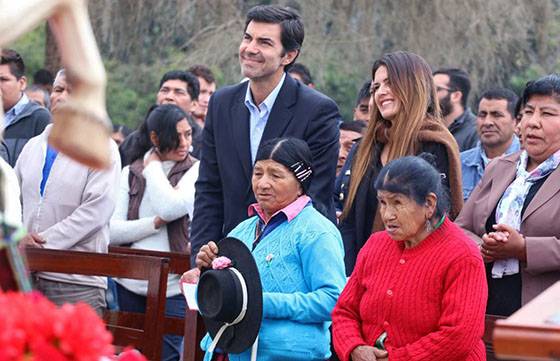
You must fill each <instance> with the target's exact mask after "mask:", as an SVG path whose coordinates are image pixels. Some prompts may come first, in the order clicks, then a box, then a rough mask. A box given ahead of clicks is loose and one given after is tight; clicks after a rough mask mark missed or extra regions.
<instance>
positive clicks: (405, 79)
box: [342, 51, 441, 218]
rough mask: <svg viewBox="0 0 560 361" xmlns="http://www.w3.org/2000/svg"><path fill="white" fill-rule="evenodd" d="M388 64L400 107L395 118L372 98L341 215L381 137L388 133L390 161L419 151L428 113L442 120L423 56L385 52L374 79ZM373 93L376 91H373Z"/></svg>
mask: <svg viewBox="0 0 560 361" xmlns="http://www.w3.org/2000/svg"><path fill="white" fill-rule="evenodd" d="M381 66H385V67H386V68H387V78H388V82H389V86H390V88H391V91H392V92H393V95H394V96H395V97H396V98H397V99H398V100H399V103H400V108H399V111H398V113H397V114H396V115H395V117H394V118H393V120H391V121H389V120H387V119H384V118H383V117H382V116H381V112H380V111H379V109H378V108H377V105H376V104H375V102H373V108H372V109H371V114H370V121H369V124H368V127H367V130H366V133H365V135H364V137H363V138H362V140H361V142H360V145H359V147H358V150H357V152H356V155H355V157H354V160H353V162H352V168H351V173H350V174H351V175H350V187H349V188H348V196H347V197H346V202H345V204H344V212H343V214H342V218H345V217H346V216H347V215H348V212H350V209H351V208H352V204H353V203H354V199H355V198H356V193H357V191H358V187H359V186H360V183H361V182H362V179H363V177H364V175H365V174H366V172H367V169H368V167H369V166H370V164H371V161H372V156H373V151H374V148H375V145H376V144H377V143H378V142H379V139H378V137H380V136H384V137H386V138H387V139H386V141H387V143H386V144H387V146H389V152H388V158H387V162H389V161H391V160H393V159H397V158H400V157H403V156H406V155H414V154H416V152H417V151H418V133H419V131H420V128H421V127H422V124H423V123H424V120H425V119H426V118H427V117H431V118H437V119H440V120H441V114H440V108H439V102H438V100H437V94H436V87H435V85H434V79H433V76H432V70H431V69H430V66H429V65H428V63H427V62H426V61H425V60H424V59H423V58H422V57H420V56H418V55H416V54H413V53H409V52H406V51H397V52H394V53H388V54H385V55H383V57H382V58H381V59H379V60H376V61H375V63H374V64H373V68H372V79H373V78H374V77H375V72H376V71H377V69H379V67H381ZM372 96H374V93H373V92H372Z"/></svg>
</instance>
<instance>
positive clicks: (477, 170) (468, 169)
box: [461, 135, 521, 201]
mask: <svg viewBox="0 0 560 361" xmlns="http://www.w3.org/2000/svg"><path fill="white" fill-rule="evenodd" d="M520 147H521V145H520V143H519V138H517V136H516V135H514V136H513V141H512V142H511V145H510V146H509V148H508V149H507V150H506V152H505V153H504V154H503V155H508V154H511V153H515V152H517V151H518V150H519V148H520ZM485 158H486V155H485V154H484V150H483V149H482V145H481V144H480V141H479V142H478V144H477V145H476V147H474V148H472V149H469V150H465V151H464V152H461V171H462V174H463V199H464V200H465V201H466V200H467V199H468V198H469V196H470V195H471V193H472V191H473V190H474V187H476V185H477V184H478V182H480V180H481V179H482V175H483V174H484V168H485V167H486V166H485V164H484V159H485Z"/></svg>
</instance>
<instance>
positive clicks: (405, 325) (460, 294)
mask: <svg viewBox="0 0 560 361" xmlns="http://www.w3.org/2000/svg"><path fill="white" fill-rule="evenodd" d="M487 296H488V289H487V284H486V276H485V270H484V265H483V262H482V258H481V257H480V253H479V252H478V249H477V246H476V245H475V244H474V243H473V242H472V241H471V240H470V239H469V238H467V236H466V235H465V234H464V233H463V231H462V230H461V229H459V227H457V226H456V225H455V224H453V223H452V222H451V221H449V220H448V219H446V220H445V221H444V223H443V224H442V225H441V226H440V227H439V228H438V229H437V230H435V231H434V232H432V234H430V235H429V236H428V237H427V238H426V239H424V240H423V241H422V242H421V243H420V244H418V245H417V246H416V247H413V248H410V249H405V248H404V242H402V241H394V240H392V239H391V238H390V237H389V235H388V234H387V232H378V233H375V234H373V235H372V236H371V237H370V238H369V240H368V241H367V243H366V245H365V246H364V247H363V248H362V250H361V252H360V254H359V255H358V261H357V263H356V268H355V269H354V272H353V273H352V276H351V277H350V279H349V281H348V284H347V285H346V288H345V289H344V291H343V292H342V294H341V296H340V298H339V300H338V303H337V304H336V307H335V308H334V311H333V314H332V316H333V341H334V347H335V350H336V352H337V354H338V356H339V357H340V358H341V360H343V361H348V360H350V359H351V358H350V357H351V353H352V351H353V350H354V349H355V348H356V347H357V346H360V345H371V346H373V345H374V343H375V340H376V339H377V338H378V337H379V336H380V335H381V334H382V333H383V332H387V339H386V341H385V347H386V349H387V351H388V352H389V360H390V361H398V360H403V361H405V360H406V361H420V360H446V361H454V360H456V361H459V360H461V361H463V360H486V351H485V347H484V343H483V341H482V335H483V333H484V311H485V308H486V300H487Z"/></svg>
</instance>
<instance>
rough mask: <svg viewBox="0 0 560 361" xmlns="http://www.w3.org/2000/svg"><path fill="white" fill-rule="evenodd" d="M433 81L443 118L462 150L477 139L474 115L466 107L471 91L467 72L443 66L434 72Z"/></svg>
mask: <svg viewBox="0 0 560 361" xmlns="http://www.w3.org/2000/svg"><path fill="white" fill-rule="evenodd" d="M434 83H435V85H436V91H437V96H438V100H439V105H440V107H441V113H442V115H443V119H444V121H445V123H446V125H447V127H448V128H449V131H450V132H451V134H453V136H454V137H455V140H456V141H457V144H459V150H460V151H461V152H462V151H464V150H467V149H471V148H474V147H475V146H476V142H477V141H478V136H477V134H476V125H475V116H474V114H473V113H472V111H471V110H470V109H469V108H468V105H467V100H468V98H469V92H470V91H471V81H470V79H469V74H467V72H466V71H464V70H462V69H457V68H443V69H438V70H436V71H435V72H434Z"/></svg>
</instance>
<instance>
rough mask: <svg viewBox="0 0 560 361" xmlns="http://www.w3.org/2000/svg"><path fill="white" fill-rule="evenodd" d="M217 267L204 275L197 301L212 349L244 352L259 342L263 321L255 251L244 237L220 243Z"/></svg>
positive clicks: (230, 238) (229, 238) (204, 272)
mask: <svg viewBox="0 0 560 361" xmlns="http://www.w3.org/2000/svg"><path fill="white" fill-rule="evenodd" d="M217 245H218V258H216V259H215V260H214V262H213V268H212V269H208V270H204V271H203V272H202V274H201V276H200V280H199V282H198V290H197V301H198V308H199V310H200V314H201V315H202V318H203V319H204V324H205V325H206V330H207V331H208V333H209V334H210V336H211V337H212V340H213V342H212V344H211V345H210V347H209V349H208V352H210V353H212V352H213V351H214V349H215V348H218V349H220V350H222V351H224V352H227V353H234V354H237V353H241V352H243V351H245V350H247V349H248V348H249V347H251V346H252V345H253V344H255V345H256V342H255V340H256V339H257V336H258V334H259V330H260V327H261V321H262V303H263V301H262V286H261V280H260V277H259V270H258V268H257V264H256V263H255V259H254V258H253V255H252V254H251V251H250V250H249V248H247V246H246V245H245V244H244V243H243V242H241V241H240V240H238V239H236V238H232V237H227V238H224V239H222V240H221V241H219V242H218V244H217Z"/></svg>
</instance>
